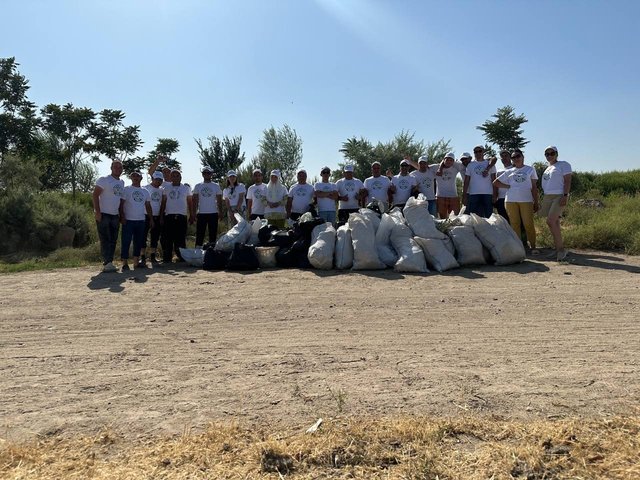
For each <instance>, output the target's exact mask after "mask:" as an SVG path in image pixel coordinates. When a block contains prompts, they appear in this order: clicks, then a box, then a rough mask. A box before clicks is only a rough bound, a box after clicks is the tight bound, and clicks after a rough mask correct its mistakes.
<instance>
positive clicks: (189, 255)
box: [180, 248, 204, 268]
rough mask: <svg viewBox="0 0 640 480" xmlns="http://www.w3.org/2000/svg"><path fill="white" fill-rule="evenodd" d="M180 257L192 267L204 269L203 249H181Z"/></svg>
mask: <svg viewBox="0 0 640 480" xmlns="http://www.w3.org/2000/svg"><path fill="white" fill-rule="evenodd" d="M180 256H181V257H182V258H183V259H184V260H185V261H186V262H187V263H188V264H189V265H191V266H193V267H200V268H202V264H203V263H204V250H202V249H201V248H180Z"/></svg>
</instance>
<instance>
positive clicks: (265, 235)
mask: <svg viewBox="0 0 640 480" xmlns="http://www.w3.org/2000/svg"><path fill="white" fill-rule="evenodd" d="M277 231H278V229H277V227H274V226H273V225H269V224H267V225H263V226H262V227H260V230H259V231H258V240H259V241H260V245H266V244H267V243H269V240H270V239H271V233H272V232H277Z"/></svg>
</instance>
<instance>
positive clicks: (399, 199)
mask: <svg viewBox="0 0 640 480" xmlns="http://www.w3.org/2000/svg"><path fill="white" fill-rule="evenodd" d="M391 193H393V206H394V207H399V208H400V209H402V208H404V205H405V203H407V200H409V197H411V196H412V195H414V194H417V193H418V181H417V180H416V177H414V176H412V175H409V162H408V161H407V160H402V161H401V162H400V173H399V174H397V175H395V176H394V177H393V178H392V179H391Z"/></svg>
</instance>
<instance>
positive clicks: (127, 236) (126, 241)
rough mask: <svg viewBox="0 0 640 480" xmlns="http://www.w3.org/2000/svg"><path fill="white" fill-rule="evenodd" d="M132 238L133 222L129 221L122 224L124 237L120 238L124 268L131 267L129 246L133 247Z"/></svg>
mask: <svg viewBox="0 0 640 480" xmlns="http://www.w3.org/2000/svg"><path fill="white" fill-rule="evenodd" d="M132 238H133V222H127V223H125V224H124V225H122V238H121V239H120V259H121V260H122V268H129V248H130V247H131V239H132ZM134 245H135V244H134ZM134 254H135V247H134Z"/></svg>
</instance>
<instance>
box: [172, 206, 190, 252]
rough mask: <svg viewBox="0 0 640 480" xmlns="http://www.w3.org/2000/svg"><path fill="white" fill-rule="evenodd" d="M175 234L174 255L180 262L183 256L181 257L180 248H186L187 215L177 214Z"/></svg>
mask: <svg viewBox="0 0 640 480" xmlns="http://www.w3.org/2000/svg"><path fill="white" fill-rule="evenodd" d="M176 223H177V228H176V231H177V235H176V238H175V242H176V243H175V245H174V247H175V250H176V255H177V256H178V259H179V260H180V261H181V262H184V258H182V255H181V254H180V249H181V248H187V226H188V225H187V217H186V215H179V216H178V219H177V222H176Z"/></svg>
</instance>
